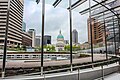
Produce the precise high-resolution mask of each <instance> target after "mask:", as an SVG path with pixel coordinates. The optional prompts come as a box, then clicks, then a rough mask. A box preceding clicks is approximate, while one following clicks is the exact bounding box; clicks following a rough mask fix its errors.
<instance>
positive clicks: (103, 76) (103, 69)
mask: <svg viewBox="0 0 120 80" xmlns="http://www.w3.org/2000/svg"><path fill="white" fill-rule="evenodd" d="M101 68H102V80H104V69H103V65H102V66H101Z"/></svg>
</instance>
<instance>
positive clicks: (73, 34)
mask: <svg viewBox="0 0 120 80" xmlns="http://www.w3.org/2000/svg"><path fill="white" fill-rule="evenodd" d="M72 42H73V44H77V43H78V32H77V30H76V29H74V30H73V31H72Z"/></svg>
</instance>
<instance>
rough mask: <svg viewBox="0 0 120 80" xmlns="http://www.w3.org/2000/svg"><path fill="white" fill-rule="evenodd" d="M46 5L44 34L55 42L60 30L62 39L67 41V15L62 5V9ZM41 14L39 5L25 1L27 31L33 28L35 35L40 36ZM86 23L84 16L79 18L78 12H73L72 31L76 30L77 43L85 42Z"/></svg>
mask: <svg viewBox="0 0 120 80" xmlns="http://www.w3.org/2000/svg"><path fill="white" fill-rule="evenodd" d="M64 1H66V0H64ZM47 3H48V4H46V11H45V34H47V35H51V36H52V41H56V38H57V35H58V34H59V30H62V34H63V35H64V38H65V39H68V40H69V33H70V32H69V13H68V11H67V9H66V8H64V7H65V6H64V4H63V7H57V8H54V7H53V6H52V5H49V4H50V2H47ZM59 6H61V5H59ZM41 13H42V10H41V3H40V4H39V5H37V4H36V3H35V2H34V1H32V0H31V1H29V0H25V6H24V21H25V22H26V24H27V30H28V29H30V28H33V29H35V30H36V34H37V35H40V34H41V26H42V25H41V23H42V17H41ZM86 21H87V16H86V15H85V16H81V15H80V14H79V13H78V12H75V11H73V29H77V31H78V33H79V42H85V41H87V23H86ZM53 43H54V42H53Z"/></svg>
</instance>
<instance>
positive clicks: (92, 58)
mask: <svg viewBox="0 0 120 80" xmlns="http://www.w3.org/2000/svg"><path fill="white" fill-rule="evenodd" d="M89 8H90V9H89V19H90V20H89V23H90V34H91V58H92V62H94V60H93V41H92V40H93V39H92V24H91V0H89Z"/></svg>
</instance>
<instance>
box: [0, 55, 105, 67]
mask: <svg viewBox="0 0 120 80" xmlns="http://www.w3.org/2000/svg"><path fill="white" fill-rule="evenodd" d="M104 59H106V57H105V55H94V61H98V60H104ZM38 61H39V60H38ZM38 61H37V62H24V61H17V60H16V61H15V60H14V61H7V62H6V68H12V67H14V68H20V67H23V68H31V67H40V66H41V65H40V64H41V62H38ZM84 62H91V57H86V58H79V59H73V64H77V63H84ZM67 64H70V60H60V61H48V62H44V66H59V65H67ZM0 68H2V61H0Z"/></svg>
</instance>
